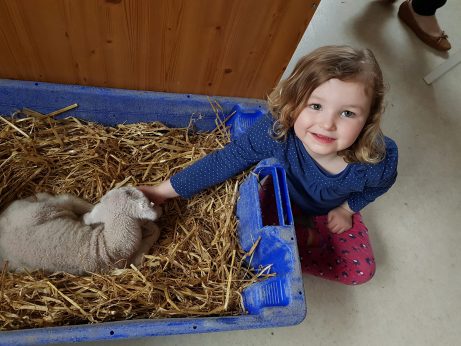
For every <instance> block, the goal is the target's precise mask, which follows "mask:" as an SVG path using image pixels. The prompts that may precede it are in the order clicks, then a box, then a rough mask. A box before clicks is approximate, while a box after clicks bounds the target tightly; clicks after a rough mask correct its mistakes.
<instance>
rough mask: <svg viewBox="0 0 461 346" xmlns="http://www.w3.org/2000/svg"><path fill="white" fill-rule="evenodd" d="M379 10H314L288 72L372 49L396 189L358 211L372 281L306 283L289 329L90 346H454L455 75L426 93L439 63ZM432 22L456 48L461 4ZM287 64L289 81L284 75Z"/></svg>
mask: <svg viewBox="0 0 461 346" xmlns="http://www.w3.org/2000/svg"><path fill="white" fill-rule="evenodd" d="M400 2H401V0H400V1H398V2H397V4H395V5H389V4H386V3H385V2H381V1H367V0H343V1H340V0H322V1H321V3H320V5H319V7H318V9H317V12H316V14H315V16H314V18H313V20H312V21H311V23H310V25H309V28H308V30H307V31H306V34H305V36H304V37H303V39H302V41H301V43H300V45H299V48H298V50H297V51H296V53H295V56H294V57H293V61H295V60H296V59H297V57H298V56H299V55H302V54H304V53H306V52H308V51H310V50H312V49H314V48H316V47H319V46H322V45H326V44H351V45H354V46H359V47H369V48H371V49H372V50H373V51H374V52H375V54H376V56H377V58H378V60H379V61H380V63H381V65H382V68H383V70H384V74H385V77H386V79H387V82H388V84H389V87H390V89H389V93H388V97H387V100H388V101H387V102H388V105H387V111H386V114H385V117H384V124H383V126H384V130H385V133H386V134H387V135H388V136H390V137H392V138H394V139H395V140H396V141H397V143H398V146H399V149H400V164H399V177H398V180H397V183H396V185H395V186H394V187H393V188H392V189H391V190H390V191H389V192H388V193H387V194H386V195H385V196H383V197H382V198H380V199H379V200H377V201H376V202H375V203H373V204H372V205H370V206H368V207H367V208H366V209H365V210H364V211H363V215H364V219H365V222H366V223H367V225H368V227H369V229H370V231H371V237H372V243H373V246H374V251H375V255H376V261H377V264H378V270H377V273H376V276H375V277H374V279H373V280H372V281H371V282H369V283H368V284H365V285H363V286H358V287H347V286H343V285H340V284H336V283H333V282H329V281H325V280H322V279H318V278H315V277H310V276H306V277H305V280H304V284H305V291H306V296H307V298H308V305H309V315H308V317H307V318H306V319H305V320H304V322H303V323H301V324H300V325H297V326H294V327H285V328H274V329H262V330H249V331H235V332H226V333H213V334H197V335H182V336H180V335H177V336H168V337H155V338H147V339H138V340H129V341H128V340H121V341H110V342H94V343H82V344H81V345H82V346H89V345H94V346H96V345H133V346H147V345H218V344H219V345H222V346H224V345H265V346H269V345H354V346H359V345H367V346H368V345H460V344H461V341H460V339H461V270H460V262H461V251H460V250H459V249H460V246H461V229H460V224H461V155H460V151H461V136H460V130H461V112H460V105H461V101H460V99H461V91H460V90H461V88H460V82H461V64H460V65H458V66H457V67H455V68H454V69H452V70H451V71H449V72H448V73H447V74H445V75H443V76H442V77H441V78H439V79H438V80H437V81H435V82H434V83H433V84H432V85H427V84H426V83H425V82H424V81H423V77H424V76H425V75H426V74H428V73H429V72H431V71H432V70H433V69H434V68H435V67H436V66H438V65H439V64H441V63H442V62H444V61H445V59H446V56H444V55H443V54H438V53H436V52H435V51H434V50H432V49H430V48H428V47H427V46H425V45H424V44H423V43H421V42H420V41H419V40H418V39H417V38H416V37H415V36H414V34H413V33H412V32H410V31H409V30H408V29H407V27H405V26H403V25H402V24H401V23H400V21H399V20H398V18H397V16H396V14H397V7H398V5H399V4H400ZM437 15H438V18H439V21H440V23H441V24H442V26H443V28H444V29H445V30H446V31H447V33H448V35H449V36H450V40H451V42H452V45H453V48H452V53H451V54H453V53H455V52H456V51H459V50H460V49H461V48H460V46H461V30H460V24H459V23H460V22H459V18H461V1H456V0H449V1H448V3H447V4H446V5H445V6H444V7H443V8H441V9H440V10H439V12H438V14H437ZM291 66H292V64H290V66H289V68H288V70H289V69H290V68H291Z"/></svg>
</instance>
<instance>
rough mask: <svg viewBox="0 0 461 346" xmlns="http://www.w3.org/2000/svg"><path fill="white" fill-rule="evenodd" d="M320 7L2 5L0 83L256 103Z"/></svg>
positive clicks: (239, 1) (239, 2)
mask: <svg viewBox="0 0 461 346" xmlns="http://www.w3.org/2000/svg"><path fill="white" fill-rule="evenodd" d="M318 2H319V0H317V1H306V0H227V1H226V0H106V1H103V0H79V1H76V0H41V1H30V0H0V78H11V79H20V80H36V81H45V82H53V83H65V84H80V85H92V86H104V87H115V88H124V89H140V90H154V91H166V92H177V93H195V94H208V95H223V96H241V97H254V98H264V97H265V96H266V95H267V93H269V92H270V91H271V89H272V88H273V87H274V86H275V84H276V83H277V81H278V80H279V78H280V76H281V75H282V73H283V71H284V69H285V68H286V65H287V64H288V62H289V60H290V58H291V56H292V54H293V52H294V50H295V48H296V46H297V44H298V42H299V40H300V39H301V36H302V35H303V33H304V31H305V29H306V27H307V25H308V23H309V21H310V19H311V17H312V15H313V13H314V11H315V8H316V4H317V3H318Z"/></svg>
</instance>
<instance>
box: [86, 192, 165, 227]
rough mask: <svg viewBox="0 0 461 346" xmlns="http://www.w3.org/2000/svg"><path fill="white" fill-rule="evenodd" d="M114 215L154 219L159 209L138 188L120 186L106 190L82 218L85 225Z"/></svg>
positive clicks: (159, 212)
mask: <svg viewBox="0 0 461 346" xmlns="http://www.w3.org/2000/svg"><path fill="white" fill-rule="evenodd" d="M115 215H117V216H119V215H124V216H127V217H130V218H133V219H138V220H150V221H155V220H157V219H158V218H159V217H160V216H161V209H160V207H158V206H154V205H153V203H151V202H150V201H149V200H148V199H147V197H146V196H145V195H144V194H143V193H142V192H141V191H139V190H138V189H136V188H134V187H121V188H116V189H112V190H110V191H109V192H107V193H106V194H105V195H104V196H103V197H102V198H101V200H100V201H99V203H98V204H96V205H95V206H94V208H93V210H92V211H91V212H89V213H87V214H85V215H84V218H83V220H84V222H85V223H86V224H87V225H90V224H95V223H104V222H105V221H106V220H108V219H109V218H110V219H112V218H113V217H114V216H115Z"/></svg>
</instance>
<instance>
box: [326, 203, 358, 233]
mask: <svg viewBox="0 0 461 346" xmlns="http://www.w3.org/2000/svg"><path fill="white" fill-rule="evenodd" d="M348 209H349V208H347V209H346V208H344V207H342V206H341V207H337V208H335V209H333V210H330V212H329V213H328V228H329V229H330V231H331V232H332V233H337V234H340V233H343V232H344V231H347V230H349V229H351V228H352V215H353V214H354V212H353V211H351V210H348Z"/></svg>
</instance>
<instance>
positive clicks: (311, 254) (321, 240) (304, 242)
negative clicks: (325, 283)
mask: <svg viewBox="0 0 461 346" xmlns="http://www.w3.org/2000/svg"><path fill="white" fill-rule="evenodd" d="M296 220H297V219H296V218H295V228H296V237H297V241H298V249H299V254H300V257H301V268H302V271H303V273H307V274H312V275H316V276H319V277H322V278H325V279H329V280H334V281H338V282H341V283H343V284H347V285H358V284H362V283H365V282H367V281H369V280H370V279H371V278H372V277H373V275H374V273H375V269H376V265H375V259H374V256H373V250H372V248H371V244H370V239H369V237H368V230H367V228H366V227H365V225H364V224H363V222H362V217H361V215H360V213H356V214H354V216H353V226H352V228H351V229H350V230H349V231H346V232H343V233H341V234H335V233H332V232H330V230H329V229H328V227H327V216H326V215H325V216H316V217H314V218H313V220H314V226H313V227H307V226H305V225H302V224H300V223H299V222H296Z"/></svg>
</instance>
